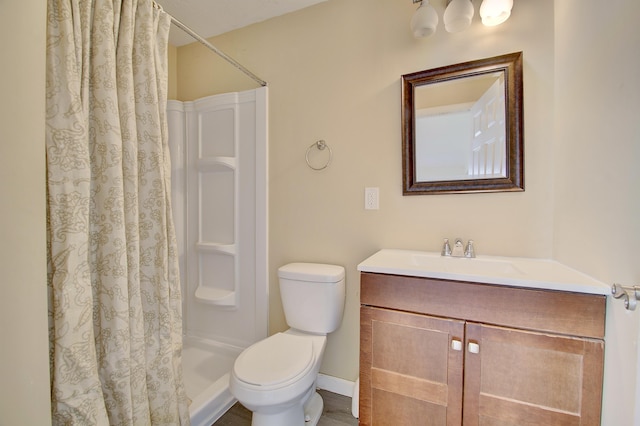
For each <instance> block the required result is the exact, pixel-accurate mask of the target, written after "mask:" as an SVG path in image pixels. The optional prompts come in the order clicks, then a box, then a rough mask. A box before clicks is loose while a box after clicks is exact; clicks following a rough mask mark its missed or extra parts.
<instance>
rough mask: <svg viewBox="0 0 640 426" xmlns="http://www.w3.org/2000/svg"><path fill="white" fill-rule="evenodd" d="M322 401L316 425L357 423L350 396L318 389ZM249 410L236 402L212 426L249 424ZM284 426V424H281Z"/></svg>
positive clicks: (242, 425)
mask: <svg viewBox="0 0 640 426" xmlns="http://www.w3.org/2000/svg"><path fill="white" fill-rule="evenodd" d="M318 393H319V394H320V395H321V396H322V400H323V401H324V409H323V412H322V417H320V421H319V422H318V426H349V425H357V424H358V419H356V418H355V417H353V415H351V398H349V397H346V396H342V395H338V394H335V393H331V392H327V391H325V390H319V391H318ZM250 425H251V412H250V411H249V410H247V409H246V408H244V407H243V406H242V405H240V404H239V403H236V404H235V405H234V406H233V407H231V409H230V410H229V411H227V412H226V413H225V414H224V416H222V417H221V418H220V419H219V420H218V421H217V422H215V423H214V424H213V426H250ZM283 426H285V425H283Z"/></svg>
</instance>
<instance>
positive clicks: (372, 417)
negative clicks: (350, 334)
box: [359, 306, 464, 426]
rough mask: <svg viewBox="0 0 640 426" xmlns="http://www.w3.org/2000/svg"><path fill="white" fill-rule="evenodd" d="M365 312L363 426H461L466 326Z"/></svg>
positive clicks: (401, 314)
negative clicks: (463, 346) (463, 345)
mask: <svg viewBox="0 0 640 426" xmlns="http://www.w3.org/2000/svg"><path fill="white" fill-rule="evenodd" d="M360 312H361V322H360V410H359V411H360V424H361V425H373V426H384V425H389V426H404V425H407V426H415V425H434V426H436V425H437V426H443V425H448V426H453V425H458V426H459V425H460V424H461V421H462V366H463V356H464V350H460V349H464V348H462V344H463V343H464V336H463V333H464V322H463V321H457V320H450V319H442V318H434V317H429V316H426V315H418V314H411V313H407V312H400V311H393V310H387V309H379V308H372V307H367V306H363V307H361V309H360ZM458 343H459V344H458ZM452 347H454V348H452Z"/></svg>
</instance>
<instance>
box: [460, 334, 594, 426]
mask: <svg viewBox="0 0 640 426" xmlns="http://www.w3.org/2000/svg"><path fill="white" fill-rule="evenodd" d="M466 345H467V353H466V354H465V373H464V374H465V377H464V381H465V385H464V386H465V391H464V425H465V426H472V425H473V426H475V425H500V426H506V425H514V426H515V425H518V426H521V425H599V424H600V406H601V399H602V374H603V352H604V342H603V341H602V340H595V339H583V338H573V337H567V336H559V335H549V334H541V333H535V332H526V331H521V330H513V329H508V328H501V327H493V326H487V325H483V324H476V323H468V324H467V328H466ZM470 345H471V346H470Z"/></svg>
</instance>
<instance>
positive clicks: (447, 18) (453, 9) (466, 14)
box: [442, 0, 474, 33]
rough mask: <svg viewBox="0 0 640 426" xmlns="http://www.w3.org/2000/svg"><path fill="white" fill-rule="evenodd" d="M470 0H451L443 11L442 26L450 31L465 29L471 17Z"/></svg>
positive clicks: (471, 6)
mask: <svg viewBox="0 0 640 426" xmlns="http://www.w3.org/2000/svg"><path fill="white" fill-rule="evenodd" d="M473 13H474V10H473V4H472V3H471V0H452V1H451V3H449V5H448V6H447V8H446V10H445V11H444V15H443V17H442V20H443V21H444V28H445V29H446V30H447V31H448V32H450V33H457V32H459V31H463V30H466V29H467V28H469V25H471V20H472V19H473Z"/></svg>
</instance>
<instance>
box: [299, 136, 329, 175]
mask: <svg viewBox="0 0 640 426" xmlns="http://www.w3.org/2000/svg"><path fill="white" fill-rule="evenodd" d="M314 147H315V148H317V149H318V151H323V150H324V149H325V148H326V149H328V150H329V159H328V160H327V162H326V163H325V164H324V166H322V167H313V166H312V165H311V162H310V161H309V152H311V149H312V148H314ZM304 158H305V160H307V166H309V167H310V168H311V169H313V170H324V169H326V168H327V167H328V166H329V164H331V160H332V159H333V152H332V151H331V148H330V147H329V145H327V143H326V142H325V141H324V140H319V141H317V142H314V143H312V144H311V145H309V148H307V152H306V153H305V155H304Z"/></svg>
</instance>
